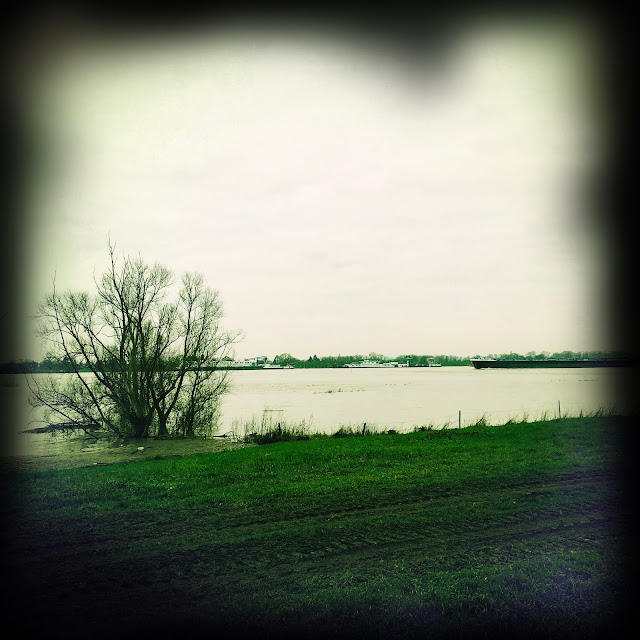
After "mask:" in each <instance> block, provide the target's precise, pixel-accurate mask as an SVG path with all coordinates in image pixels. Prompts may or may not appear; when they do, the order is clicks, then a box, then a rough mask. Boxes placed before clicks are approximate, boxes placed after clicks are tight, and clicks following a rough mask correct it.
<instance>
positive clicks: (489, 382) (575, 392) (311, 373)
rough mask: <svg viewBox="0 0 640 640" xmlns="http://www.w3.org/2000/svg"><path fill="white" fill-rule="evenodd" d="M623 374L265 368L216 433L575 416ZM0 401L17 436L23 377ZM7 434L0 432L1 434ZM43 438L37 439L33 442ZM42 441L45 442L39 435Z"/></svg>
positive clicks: (231, 404)
mask: <svg viewBox="0 0 640 640" xmlns="http://www.w3.org/2000/svg"><path fill="white" fill-rule="evenodd" d="M627 373H628V370H625V369H617V368H611V369H509V370H500V369H481V370H476V369H474V368H472V367H432V368H417V367H416V368H397V369H395V368H394V369H388V368H380V369H376V368H372V369H272V370H264V371H234V372H232V373H231V379H232V389H231V392H230V393H229V394H228V395H227V396H226V397H225V398H224V401H223V405H222V416H221V423H220V429H219V433H226V432H229V431H231V429H232V426H233V423H234V422H236V423H239V422H242V421H249V420H251V419H252V418H255V419H257V420H261V419H262V418H263V417H269V418H271V419H273V420H276V421H277V420H284V421H286V422H290V423H291V422H293V423H297V422H300V421H302V420H305V421H306V422H307V423H310V425H311V430H312V431H323V432H331V431H335V430H337V429H338V428H339V427H340V426H341V425H353V426H356V425H360V426H361V425H362V424H363V423H364V422H366V423H367V424H368V425H371V426H377V427H379V428H385V429H396V430H398V431H407V430H411V429H412V428H413V427H414V426H421V425H429V424H433V425H435V426H438V427H439V426H446V425H448V426H451V427H457V426H458V421H459V419H460V420H461V423H462V426H465V425H468V424H471V423H473V422H475V421H477V420H478V419H479V418H481V417H482V416H483V415H484V416H486V418H487V421H488V422H490V423H494V424H497V423H504V422H506V421H507V420H508V419H509V418H513V419H522V418H523V417H525V418H528V419H529V420H533V419H536V418H539V417H542V416H544V415H545V414H546V415H547V417H556V416H557V415H558V409H560V411H561V413H562V415H567V414H569V415H577V414H578V413H579V412H580V411H584V412H585V413H586V412H593V411H596V410H598V409H600V408H611V407H613V406H617V407H618V408H623V407H619V402H618V401H617V400H616V390H617V389H619V388H620V387H621V383H622V380H623V376H625V375H627ZM0 378H1V380H0V382H1V383H2V386H1V387H0V392H1V393H2V396H3V400H7V399H9V400H10V402H11V403H12V404H13V405H14V407H15V410H14V418H13V420H12V422H13V423H14V424H13V425H12V426H11V427H10V428H9V429H10V431H12V432H13V434H19V433H20V432H21V431H23V430H24V429H27V428H29V426H34V425H33V423H32V422H31V421H32V419H33V416H32V415H31V414H30V411H31V409H30V408H29V406H28V404H27V394H28V389H27V387H26V383H25V380H24V377H23V376H7V375H4V376H0ZM5 433H6V432H5ZM34 437H36V436H33V435H31V434H22V435H16V436H15V442H14V443H12V447H11V448H12V449H14V451H11V452H6V453H17V454H20V453H26V452H27V451H28V449H29V447H28V446H27V445H28V443H27V439H29V438H34ZM40 437H42V436H40ZM46 437H48V436H46Z"/></svg>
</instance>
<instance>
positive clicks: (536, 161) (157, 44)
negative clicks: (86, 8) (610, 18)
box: [23, 22, 609, 358]
mask: <svg viewBox="0 0 640 640" xmlns="http://www.w3.org/2000/svg"><path fill="white" fill-rule="evenodd" d="M588 35H589V34H588V32H585V31H582V30H581V29H580V28H579V25H576V24H574V23H572V22H558V23H557V24H556V23H551V24H546V25H544V26H540V25H537V26H536V25H532V24H520V25H518V24H511V25H498V24H495V25H493V24H486V25H476V27H474V28H470V29H469V30H468V31H467V32H466V34H465V36H464V37H463V38H460V39H459V40H458V41H457V43H456V46H455V47H454V48H453V50H452V52H451V58H450V60H449V64H448V66H447V68H446V73H444V74H434V73H433V71H432V70H430V69H429V68H427V67H425V68H424V69H421V68H420V66H419V65H418V66H417V67H415V66H414V67H413V68H412V69H411V70H409V69H408V68H404V67H403V66H402V65H401V63H400V62H399V61H398V59H397V58H393V57H391V56H389V55H388V52H386V51H385V50H383V49H382V48H376V47H372V46H368V45H366V44H365V43H364V42H362V41H358V40H355V39H348V38H344V39H340V38H339V37H329V36H327V35H323V34H322V33H321V32H315V31H310V32H306V31H303V30H299V29H298V30H290V31H286V30H280V31H277V32H276V31H269V30H266V29H263V30H259V31H252V30H250V29H248V30H242V29H236V30H233V31H229V32H215V33H213V32H212V33H211V34H207V33H203V34H200V35H199V36H197V37H196V36H192V37H190V38H184V39H176V40H171V41H158V40H156V41H153V40H150V41H145V40H135V41H131V42H129V43H127V42H118V45H117V46H114V45H113V43H109V42H108V41H105V42H102V43H101V44H100V43H93V44H91V43H87V42H85V43H84V44H82V45H80V44H78V45H77V46H76V47H69V48H68V51H67V53H66V54H65V55H62V56H59V57H57V58H55V59H53V60H52V61H50V62H48V63H42V69H43V71H42V72H41V74H40V76H38V79H37V81H34V82H33V87H32V95H31V102H30V104H31V112H30V114H29V115H30V118H31V119H32V121H33V122H34V123H35V125H36V126H37V130H38V131H39V132H40V135H41V137H42V145H43V150H44V151H46V156H45V160H44V161H43V162H42V167H41V169H40V171H41V172H40V174H39V175H36V176H34V177H33V183H32V187H31V189H30V190H29V193H28V195H29V203H28V206H29V211H30V214H31V215H32V217H33V219H35V220H36V221H37V223H36V224H33V226H32V229H31V231H30V233H31V238H30V246H31V251H32V256H31V258H32V260H29V280H30V283H31V289H30V291H29V294H28V306H29V309H28V310H25V314H26V313H28V312H31V311H32V310H33V307H34V306H35V304H36V302H37V301H38V300H40V299H41V298H42V297H43V296H44V294H45V293H47V292H48V291H49V290H50V288H51V279H52V276H53V274H54V272H55V273H56V279H57V286H58V288H60V289H78V290H91V289H92V287H93V272H94V269H95V271H96V272H97V273H101V272H102V270H103V269H104V268H105V267H106V265H107V240H108V237H109V236H111V238H112V240H114V241H115V242H116V243H117V247H118V250H119V252H121V253H124V254H138V253H139V254H141V255H142V257H143V258H145V259H146V260H147V261H148V262H155V261H157V262H160V263H163V264H164V265H166V266H168V267H169V268H171V269H172V270H173V271H174V272H175V273H176V275H177V276H179V275H180V274H181V273H182V272H184V271H187V270H190V271H200V272H201V273H203V274H204V276H205V278H206V280H207V282H208V284H209V285H211V286H212V287H213V288H216V289H218V290H219V291H220V293H221V295H222V299H223V300H224V303H225V309H226V315H227V317H226V325H227V326H228V327H229V328H233V329H241V330H243V331H244V332H245V335H246V337H245V340H244V342H243V343H241V344H240V345H239V346H238V349H237V355H238V356H240V357H248V356H252V355H267V356H269V357H273V356H275V355H276V354H278V353H282V352H285V351H286V352H290V353H291V354H293V355H294V356H296V357H300V358H306V357H308V356H309V355H313V354H317V355H319V356H320V355H331V354H332V355H337V354H339V353H341V354H355V353H365V354H366V353H369V352H370V351H376V352H379V353H384V354H385V355H388V356H395V355H398V354H401V353H418V354H426V353H448V354H457V355H475V354H481V355H484V354H488V353H502V352H508V351H511V350H513V351H519V352H527V351H529V350H536V351H542V350H549V351H556V350H564V349H571V350H588V349H600V348H608V347H609V345H608V344H607V342H606V337H605V336H604V335H603V331H602V328H601V327H600V326H599V311H598V309H599V307H600V306H601V305H600V304H599V299H598V296H599V292H600V289H599V287H600V286H601V280H602V273H603V258H602V255H603V249H602V247H601V246H600V244H599V241H598V238H597V236H596V233H595V231H594V229H593V228H591V226H590V225H589V224H588V216H587V215H586V212H584V211H583V210H582V209H581V207H582V206H583V205H584V203H583V202H582V201H581V198H580V197H579V196H580V195H581V185H583V184H584V183H585V182H587V181H588V180H589V179H590V176H592V175H593V174H594V172H597V171H598V169H599V166H598V163H599V162H600V156H601V154H600V140H599V129H598V126H597V124H598V123H597V121H596V120H595V118H594V113H593V109H592V108H591V102H592V101H593V100H594V93H595V92H596V91H597V78H594V74H595V72H594V65H593V60H592V58H593V55H594V50H593V47H592V43H591V42H590V40H589V37H588ZM30 333H31V332H27V334H28V335H30ZM26 349H27V350H28V352H29V353H25V354H24V356H23V357H35V358H39V357H41V355H42V353H41V352H40V351H39V347H38V345H37V343H36V342H35V341H34V340H29V344H28V345H27V346H26Z"/></svg>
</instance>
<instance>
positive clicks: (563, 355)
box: [0, 351, 628, 374]
mask: <svg viewBox="0 0 640 640" xmlns="http://www.w3.org/2000/svg"><path fill="white" fill-rule="evenodd" d="M626 357H628V355H627V354H625V353H624V352H621V351H560V352H554V353H551V352H549V351H543V352H540V353H536V352H534V351H529V352H527V353H526V354H521V353H514V352H509V353H500V354H495V353H490V354H488V355H486V356H480V355H475V356H473V358H494V359H495V360H585V359H586V360H606V359H624V358H626ZM365 360H372V361H375V362H400V363H403V364H404V363H406V362H409V366H410V367H428V366H429V365H430V364H440V365H442V366H443V367H461V366H468V365H470V364H471V357H469V356H453V355H416V354H413V353H411V354H404V355H399V356H397V357H395V358H387V357H386V356H384V355H382V354H380V353H374V352H371V353H369V354H368V355H366V356H365V355H362V354H355V355H350V356H342V355H337V356H322V357H320V358H319V357H318V356H317V355H313V356H309V357H308V358H307V359H306V360H305V359H300V358H296V357H294V356H292V355H291V354H290V353H281V354H279V355H277V356H275V357H274V358H273V360H271V361H269V362H270V364H277V365H280V366H282V367H286V366H292V367H295V368H296V369H331V368H336V367H344V366H345V365H347V364H351V363H357V362H363V361H365ZM221 365H222V368H224V362H222V363H221ZM76 368H77V369H79V370H80V371H83V370H86V371H89V370H90V369H89V368H88V367H87V366H85V365H83V364H82V363H76V364H75V366H74V364H72V363H71V362H70V361H69V359H68V358H66V357H65V358H62V359H58V358H55V357H54V356H47V357H46V358H45V359H44V360H42V362H36V361H35V360H13V361H11V362H6V363H4V364H0V373H13V374H17V373H72V372H73V371H75V370H76ZM203 369H206V367H203Z"/></svg>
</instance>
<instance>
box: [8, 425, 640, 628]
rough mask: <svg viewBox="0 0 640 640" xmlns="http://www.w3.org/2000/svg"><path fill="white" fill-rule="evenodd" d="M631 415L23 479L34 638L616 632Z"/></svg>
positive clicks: (16, 550) (314, 441) (20, 531)
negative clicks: (53, 631) (59, 634)
mask: <svg viewBox="0 0 640 640" xmlns="http://www.w3.org/2000/svg"><path fill="white" fill-rule="evenodd" d="M272 426H273V425H272ZM632 426H633V424H632V420H631V419H630V418H621V417H615V416H601V417H591V418H581V419H579V418H565V419H562V420H558V419H554V420H550V421H545V422H529V423H526V424H504V425H499V426H487V425H486V424H485V423H483V422H481V421H478V424H476V425H475V426H473V427H467V428H465V429H440V428H435V427H433V425H429V426H425V427H417V428H416V429H415V430H414V431H413V432H412V433H407V434H402V435H401V434H392V435H391V436H390V435H389V434H388V432H384V433H380V434H366V433H365V435H364V436H363V435H362V433H359V434H358V435H359V436H360V437H355V430H354V432H353V435H354V437H343V438H335V437H322V438H319V437H318V438H315V437H314V438H309V439H306V440H300V439H298V438H297V436H296V437H292V438H291V439H290V440H289V441H288V442H275V443H271V444H268V445H265V446H262V447H248V448H244V449H239V450H234V451H226V452H222V453H215V454H205V455H197V456H190V457H185V458H169V459H164V460H146V461H140V462H137V463H135V464H122V465H113V466H110V467H96V468H90V469H73V470H71V469H68V470H58V471H46V472H40V473H14V474H8V475H6V476H5V481H6V490H7V491H10V492H11V495H12V496H13V505H12V507H11V510H10V514H9V515H10V520H9V522H10V527H9V529H8V533H7V535H6V536H5V549H6V550H7V554H8V555H7V557H8V560H9V561H10V563H9V564H10V565H11V566H12V567H13V571H14V573H13V580H14V582H13V583H12V584H13V593H14V596H15V597H16V598H17V600H18V601H22V600H23V599H24V601H25V602H27V603H28V609H29V611H30V615H29V616H28V617H26V618H25V619H24V620H23V622H22V624H23V628H24V629H25V634H27V635H29V633H32V634H33V633H44V632H47V633H48V632H49V629H50V628H52V627H53V626H55V628H58V629H61V630H62V631H63V633H64V635H65V636H66V637H70V636H72V635H74V634H77V635H83V634H86V629H87V628H88V627H89V626H90V627H91V628H92V629H102V630H103V631H104V634H105V637H106V636H111V637H113V636H114V635H117V636H118V637H129V636H131V637H134V636H135V637H140V635H142V636H143V637H146V636H144V634H145V633H148V634H150V635H153V634H157V633H160V632H167V631H171V630H173V632H174V633H181V634H182V635H183V636H184V637H221V636H222V637H227V636H233V637H242V635H243V634H245V633H248V632H250V633H252V634H253V636H254V638H262V637H283V636H288V635H297V636H300V637H307V638H316V637H318V638H319V637H333V638H335V637H378V638H380V637H394V638H396V637H397V638H422V637H426V636H428V637H451V635H455V636H456V637H471V634H473V637H478V636H480V637H482V636H486V637H495V636H496V635H502V634H504V635H510V636H511V637H513V635H514V634H519V633H520V634H521V633H524V632H525V631H526V632H527V633H528V636H527V637H545V638H548V637H564V638H566V637H580V638H585V637H594V638H595V637H600V636H601V635H602V633H603V632H605V631H607V632H609V631H611V630H615V629H616V628H617V625H618V623H619V622H621V619H622V616H623V614H624V609H623V608H622V605H623V604H624V603H626V602H627V599H626V597H625V596H626V593H625V589H626V588H627V586H628V585H627V584H626V583H625V580H624V577H625V568H626V567H628V566H629V564H630V561H631V557H630V550H629V545H628V535H629V530H630V526H631V519H630V518H631V517H630V512H629V508H628V502H627V500H626V495H627V493H626V483H625V479H626V475H625V473H626V471H627V467H626V466H625V465H626V457H625V456H624V451H625V448H626V441H625V437H624V434H626V433H628V432H629V431H630V430H631V429H632ZM276 427H277V423H276ZM285 427H286V425H283V424H282V422H281V423H280V428H281V429H282V431H283V432H285V431H286V429H285ZM256 433H257V432H256ZM291 433H293V435H294V436H295V434H296V432H295V431H291ZM297 435H302V436H304V435H305V433H304V432H303V433H302V434H300V433H298V434H297ZM307 435H308V434H307ZM345 435H348V434H345ZM36 594H37V595H36ZM16 606H17V605H16ZM26 608H27V607H25V609H26ZM114 612H117V616H114V615H113V613H114ZM93 634H94V632H93V631H92V635H93ZM216 634H217V635H216Z"/></svg>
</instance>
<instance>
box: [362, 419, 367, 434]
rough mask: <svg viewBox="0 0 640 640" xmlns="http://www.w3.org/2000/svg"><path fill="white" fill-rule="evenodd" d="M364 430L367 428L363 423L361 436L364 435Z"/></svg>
mask: <svg viewBox="0 0 640 640" xmlns="http://www.w3.org/2000/svg"><path fill="white" fill-rule="evenodd" d="M366 428H367V423H366V422H365V423H364V424H363V425H362V435H364V431H365V429H366Z"/></svg>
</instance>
